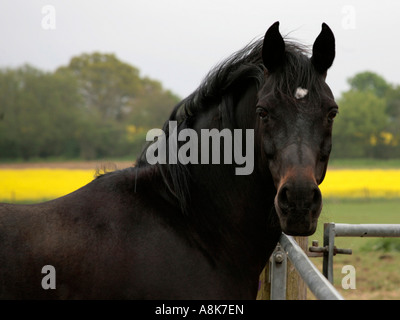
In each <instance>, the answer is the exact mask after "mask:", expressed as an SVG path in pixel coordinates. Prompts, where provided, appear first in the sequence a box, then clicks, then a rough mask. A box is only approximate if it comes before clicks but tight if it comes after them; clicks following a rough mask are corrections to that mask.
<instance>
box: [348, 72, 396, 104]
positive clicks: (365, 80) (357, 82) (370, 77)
mask: <svg viewBox="0 0 400 320" xmlns="http://www.w3.org/2000/svg"><path fill="white" fill-rule="evenodd" d="M348 83H349V84H350V87H351V90H355V91H361V92H366V91H371V92H372V93H374V94H375V95H376V96H377V97H379V98H384V97H385V95H386V93H387V92H388V90H389V89H390V88H391V85H390V84H389V83H387V82H386V80H385V79H384V78H383V77H381V76H380V75H378V74H376V73H374V72H371V71H365V72H361V73H358V74H356V75H355V76H354V77H351V78H349V79H348Z"/></svg>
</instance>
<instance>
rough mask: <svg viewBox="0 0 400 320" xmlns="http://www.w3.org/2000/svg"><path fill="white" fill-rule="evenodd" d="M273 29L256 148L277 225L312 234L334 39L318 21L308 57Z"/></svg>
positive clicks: (326, 135) (327, 135)
mask: <svg viewBox="0 0 400 320" xmlns="http://www.w3.org/2000/svg"><path fill="white" fill-rule="evenodd" d="M278 27H279V23H278V22H276V23H275V24H273V25H272V26H271V27H270V28H269V30H268V31H267V33H266V34H265V38H264V43H263V49H262V58H263V63H264V66H265V68H266V72H265V82H264V85H263V86H262V88H261V89H260V91H259V93H258V103H257V106H256V110H255V111H256V113H257V115H258V117H257V118H258V119H257V121H258V122H259V124H258V128H259V130H260V138H261V150H262V151H261V152H262V153H263V156H265V158H266V159H267V163H268V167H269V171H270V172H271V175H272V178H273V180H274V183H275V187H276V189H277V194H276V197H275V209H276V212H277V214H278V217H279V220H280V225H281V228H282V230H283V231H284V232H285V233H287V234H291V235H304V236H305V235H310V234H312V233H314V232H315V229H316V226H317V221H318V217H319V214H320V212H321V209H322V197H321V192H320V190H319V188H318V185H319V184H320V183H321V182H322V181H323V179H324V176H325V172H326V168H327V164H328V159H329V154H330V151H331V145H332V143H331V134H332V124H333V119H334V117H335V116H336V114H337V113H338V107H337V105H336V103H335V101H334V97H333V95H332V92H331V90H330V89H329V87H328V85H327V84H326V83H325V78H326V72H327V70H328V68H329V67H330V66H331V65H332V63H333V60H334V57H335V39H334V36H333V33H332V31H331V30H330V29H329V27H328V26H327V25H326V24H323V25H322V31H321V33H320V34H319V36H318V37H317V39H316V40H315V43H314V45H313V50H312V56H311V58H309V57H308V56H307V55H305V54H304V53H302V52H301V51H302V50H301V48H299V47H298V46H297V47H296V46H294V45H293V44H291V43H289V42H288V43H285V41H284V40H283V38H282V36H281V34H280V33H279V29H278Z"/></svg>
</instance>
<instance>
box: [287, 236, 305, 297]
mask: <svg viewBox="0 0 400 320" xmlns="http://www.w3.org/2000/svg"><path fill="white" fill-rule="evenodd" d="M293 238H294V239H295V240H296V242H297V243H298V244H299V246H300V247H301V248H302V249H303V251H304V252H307V249H308V248H307V247H308V237H293ZM286 299H287V300H306V299H307V285H306V283H305V282H304V281H303V279H302V278H301V277H300V275H299V274H298V272H297V271H296V269H295V267H294V265H293V264H292V263H291V262H290V259H288V264H287V290H286Z"/></svg>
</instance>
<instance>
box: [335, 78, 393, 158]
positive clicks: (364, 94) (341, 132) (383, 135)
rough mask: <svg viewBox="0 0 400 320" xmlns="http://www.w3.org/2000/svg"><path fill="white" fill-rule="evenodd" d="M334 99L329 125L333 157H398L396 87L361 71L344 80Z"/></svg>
mask: <svg viewBox="0 0 400 320" xmlns="http://www.w3.org/2000/svg"><path fill="white" fill-rule="evenodd" d="M348 83H349V85H350V89H349V90H348V91H346V92H344V93H342V95H341V97H340V98H339V99H338V100H337V102H338V105H339V115H338V117H337V118H336V119H335V124H334V126H333V150H332V156H333V157H335V158H375V159H389V158H400V86H399V85H393V84H390V83H389V82H387V81H386V80H385V79H384V78H383V77H382V76H380V75H378V74H376V73H374V72H370V71H365V72H361V73H358V74H356V75H355V76H353V77H351V78H349V79H348Z"/></svg>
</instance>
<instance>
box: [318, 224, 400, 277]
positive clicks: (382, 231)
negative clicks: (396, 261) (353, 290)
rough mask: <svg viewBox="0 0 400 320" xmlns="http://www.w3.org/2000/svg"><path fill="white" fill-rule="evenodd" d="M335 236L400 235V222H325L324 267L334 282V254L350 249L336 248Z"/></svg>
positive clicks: (324, 272)
mask: <svg viewBox="0 0 400 320" xmlns="http://www.w3.org/2000/svg"><path fill="white" fill-rule="evenodd" d="M335 237H400V224H346V223H334V222H332V223H325V224H324V247H323V248H321V249H323V257H324V260H323V267H322V269H323V274H324V275H325V277H327V278H328V280H329V282H330V283H333V256H334V255H335V254H336V253H348V251H347V250H349V249H336V247H335ZM350 251H351V250H350Z"/></svg>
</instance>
